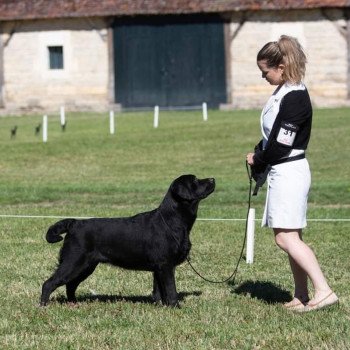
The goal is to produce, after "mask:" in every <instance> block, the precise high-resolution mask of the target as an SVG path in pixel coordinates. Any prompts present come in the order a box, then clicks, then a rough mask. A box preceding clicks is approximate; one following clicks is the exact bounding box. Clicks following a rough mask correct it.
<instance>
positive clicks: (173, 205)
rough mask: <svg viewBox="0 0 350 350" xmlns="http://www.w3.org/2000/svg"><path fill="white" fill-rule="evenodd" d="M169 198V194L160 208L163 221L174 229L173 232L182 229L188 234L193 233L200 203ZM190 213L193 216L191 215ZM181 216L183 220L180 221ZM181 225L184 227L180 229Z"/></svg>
mask: <svg viewBox="0 0 350 350" xmlns="http://www.w3.org/2000/svg"><path fill="white" fill-rule="evenodd" d="M168 196H169V194H168V195H167V196H166V197H165V198H164V200H163V201H162V203H161V204H160V206H159V209H160V211H161V213H162V214H161V215H162V217H163V220H164V221H165V223H166V224H167V225H168V226H169V227H170V228H173V230H176V228H180V229H182V230H183V229H185V230H186V231H188V232H189V231H191V229H192V226H193V224H194V222H195V221H196V218H197V210H198V204H199V202H195V201H192V202H190V201H174V200H173V199H171V198H169V197H168ZM170 196H171V194H170ZM189 208H190V211H189ZM189 213H191V214H190V215H189ZM179 216H180V217H181V220H178V218H179ZM180 223H181V226H182V227H179V224H180Z"/></svg>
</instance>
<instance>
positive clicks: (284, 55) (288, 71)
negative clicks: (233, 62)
mask: <svg viewBox="0 0 350 350" xmlns="http://www.w3.org/2000/svg"><path fill="white" fill-rule="evenodd" d="M263 60H264V61H266V65H267V67H269V68H276V67H278V66H279V65H280V64H283V65H284V66H285V68H284V71H283V75H282V78H283V80H284V81H285V82H290V83H300V82H301V80H302V79H303V78H304V76H305V66H306V62H307V59H306V55H305V53H304V50H303V48H302V46H301V45H300V43H299V41H298V39H296V38H293V37H291V36H287V35H282V36H281V37H280V38H279V40H278V41H271V42H269V43H267V44H265V45H264V46H263V48H262V49H261V50H260V51H259V52H258V55H257V61H263Z"/></svg>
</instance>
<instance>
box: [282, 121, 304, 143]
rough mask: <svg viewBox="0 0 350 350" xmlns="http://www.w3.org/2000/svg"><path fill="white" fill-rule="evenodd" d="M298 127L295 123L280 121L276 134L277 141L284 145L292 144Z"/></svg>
mask: <svg viewBox="0 0 350 350" xmlns="http://www.w3.org/2000/svg"><path fill="white" fill-rule="evenodd" d="M298 130H299V127H298V126H297V125H294V124H291V123H286V122H282V123H281V128H280V130H279V132H278V135H277V142H278V143H280V144H282V145H285V146H290V147H291V146H293V143H294V140H295V137H296V135H297V132H298Z"/></svg>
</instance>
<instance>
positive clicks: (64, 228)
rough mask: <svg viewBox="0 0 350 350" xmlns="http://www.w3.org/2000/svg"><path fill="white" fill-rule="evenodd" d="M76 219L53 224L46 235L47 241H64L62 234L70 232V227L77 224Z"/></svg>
mask: <svg viewBox="0 0 350 350" xmlns="http://www.w3.org/2000/svg"><path fill="white" fill-rule="evenodd" d="M75 221H76V220H75V219H64V220H61V221H58V222H56V223H55V224H53V225H52V226H51V227H50V228H49V229H48V231H47V233H46V240H47V241H48V242H49V243H56V242H59V241H62V239H63V237H62V236H61V235H62V233H65V232H68V230H69V228H70V226H71V225H72V224H73V223H74V222H75Z"/></svg>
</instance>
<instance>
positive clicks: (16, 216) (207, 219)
mask: <svg viewBox="0 0 350 350" xmlns="http://www.w3.org/2000/svg"><path fill="white" fill-rule="evenodd" d="M0 218H4V219H6V218H13V219H66V218H73V219H92V218H97V219H98V218H100V219H102V218H103V217H98V216H71V215H66V216H62V215H15V214H0ZM254 220H255V221H261V219H259V218H255V219H254ZM197 221H246V219H240V218H231V219H225V218H197ZM307 221H313V222H350V219H347V218H340V219H307Z"/></svg>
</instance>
